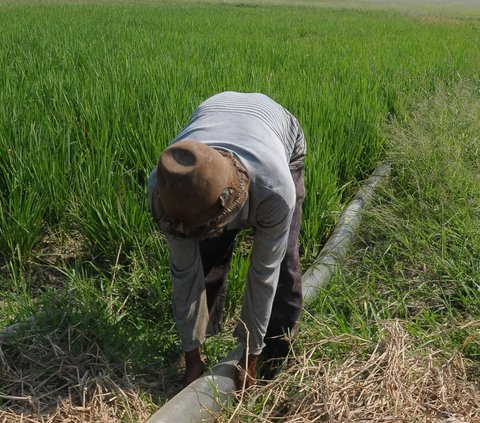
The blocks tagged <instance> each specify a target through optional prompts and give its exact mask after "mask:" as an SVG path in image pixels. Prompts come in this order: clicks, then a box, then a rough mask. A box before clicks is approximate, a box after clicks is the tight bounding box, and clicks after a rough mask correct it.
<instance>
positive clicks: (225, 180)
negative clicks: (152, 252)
mask: <svg viewBox="0 0 480 423" xmlns="http://www.w3.org/2000/svg"><path fill="white" fill-rule="evenodd" d="M248 186H249V179H248V175H247V172H246V170H245V168H244V167H243V165H242V164H241V163H240V162H239V161H238V160H237V159H236V158H235V157H234V156H233V155H232V154H231V153H228V152H224V151H221V150H216V149H214V148H212V147H210V146H208V145H206V144H203V143H200V142H198V141H193V140H183V141H179V142H177V143H175V144H173V145H171V146H170V147H168V148H167V149H166V150H165V151H164V152H163V153H162V154H161V156H160V159H159V161H158V165H157V193H158V200H159V208H160V214H161V219H160V220H161V222H159V223H160V226H161V227H162V229H163V230H164V231H166V232H168V233H172V234H175V235H178V236H189V237H197V236H198V237H208V236H209V234H212V233H215V232H217V230H218V229H220V228H222V227H223V226H225V225H226V224H227V223H228V222H229V221H230V220H232V219H233V217H234V216H235V215H236V213H237V212H238V211H239V210H240V209H241V208H242V207H243V205H244V204H245V201H246V200H247V196H248Z"/></svg>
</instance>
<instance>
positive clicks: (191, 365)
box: [183, 348, 205, 387]
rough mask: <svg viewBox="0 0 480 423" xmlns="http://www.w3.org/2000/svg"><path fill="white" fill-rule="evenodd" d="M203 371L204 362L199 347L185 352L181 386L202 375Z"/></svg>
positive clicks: (185, 385)
mask: <svg viewBox="0 0 480 423" xmlns="http://www.w3.org/2000/svg"><path fill="white" fill-rule="evenodd" d="M204 371H205V362H204V361H203V360H202V357H201V356H200V348H196V349H194V350H193V351H188V352H186V353H185V380H184V382H183V386H184V387H187V386H188V385H190V384H191V383H192V382H193V381H194V380H196V379H198V378H199V377H200V376H202V374H203V372H204Z"/></svg>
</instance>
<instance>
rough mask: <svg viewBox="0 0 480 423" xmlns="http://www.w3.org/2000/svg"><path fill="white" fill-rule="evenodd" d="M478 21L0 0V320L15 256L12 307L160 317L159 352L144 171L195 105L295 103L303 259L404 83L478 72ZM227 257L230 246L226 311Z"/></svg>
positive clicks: (404, 95) (399, 101) (162, 305)
mask: <svg viewBox="0 0 480 423" xmlns="http://www.w3.org/2000/svg"><path fill="white" fill-rule="evenodd" d="M478 34H479V32H478V21H477V20H475V19H466V20H458V21H455V24H450V23H445V22H440V23H436V22H434V21H433V22H431V21H421V20H418V19H412V18H410V17H408V16H399V15H396V14H393V13H383V12H367V11H364V12H359V11H346V10H326V9H316V8H302V7H296V8H291V7H261V6H259V7H254V8H250V7H236V6H235V5H223V6H213V5H192V4H179V5H176V4H162V3H150V4H148V5H146V4H143V5H136V4H107V3H105V4H59V3H56V4H49V3H45V4H38V5H29V4H22V5H20V4H8V5H3V6H1V7H0V46H1V48H0V257H1V260H2V263H1V266H0V267H1V271H0V286H1V288H2V290H1V293H0V300H1V301H2V302H3V303H2V308H1V309H0V320H2V321H10V320H14V319H15V317H16V316H15V313H14V312H13V311H12V310H15V301H16V300H15V298H16V297H15V293H16V292H17V288H16V287H15V284H12V283H11V281H12V279H13V278H14V275H18V274H20V275H22V276H21V277H22V278H24V279H25V282H24V284H23V286H24V287H27V289H25V292H26V295H27V298H25V296H23V297H18V301H19V302H21V303H22V304H27V303H28V308H29V309H34V310H41V309H42V308H45V309H49V308H52V309H58V310H60V311H61V310H62V307H63V308H65V309H66V310H68V308H69V306H71V305H72V304H77V303H78V302H80V303H81V302H83V304H84V305H85V307H84V308H82V309H81V313H79V314H78V315H79V316H88V313H89V310H91V312H92V313H93V314H94V315H97V314H96V313H103V312H104V313H105V316H108V314H109V313H110V314H113V315H117V314H122V318H121V319H117V320H115V322H117V323H118V322H120V323H118V324H121V325H125V326H124V327H126V328H130V329H132V328H135V330H134V333H135V334H136V336H141V337H144V338H145V339H146V342H147V343H148V345H150V346H152V345H154V344H155V342H157V341H158V340H159V339H160V338H162V337H160V338H159V335H158V333H157V326H156V325H157V324H158V322H161V327H162V330H163V331H164V337H163V338H162V339H168V341H165V342H164V341H161V342H160V341H159V342H160V343H164V344H165V347H162V346H159V347H158V348H157V351H158V354H159V355H161V354H162V352H164V351H167V350H168V348H169V347H168V346H169V345H171V342H172V341H171V339H173V338H171V337H172V336H173V335H172V334H173V333H174V329H173V324H172V321H171V317H170V315H171V313H170V300H169V294H168V291H169V289H168V271H167V267H168V260H167V257H168V255H167V252H166V249H165V245H164V243H163V242H162V239H161V237H160V236H159V235H158V233H156V232H155V226H154V224H153V222H152V220H151V218H150V217H149V215H148V211H147V202H146V178H147V177H148V174H149V172H150V170H151V169H152V168H153V166H154V165H155V163H156V160H157V158H158V155H159V153H160V151H161V150H162V149H163V148H164V147H165V146H166V145H167V143H168V142H169V140H170V139H172V138H173V137H174V135H175V134H176V133H177V132H178V131H179V130H180V129H181V128H182V126H183V125H184V124H185V123H186V122H187V120H188V118H189V116H190V114H191V112H192V111H193V109H194V108H195V106H196V105H198V104H199V103H200V102H201V101H202V100H204V99H205V98H206V97H208V96H210V95H213V94H215V93H217V92H220V91H223V90H238V91H247V92H263V93H265V94H267V95H269V96H271V97H272V98H273V99H275V100H276V101H278V102H280V103H281V104H283V105H284V106H285V107H286V108H288V109H289V110H290V111H291V112H292V113H293V114H294V115H296V116H297V117H298V118H299V120H300V122H301V124H302V126H303V127H304V129H305V133H306V137H307V141H308V149H309V150H308V157H307V163H306V184H307V198H306V201H305V206H304V220H303V227H302V234H301V238H302V239H301V241H302V254H303V256H304V261H305V264H308V262H309V260H311V258H312V257H313V256H314V255H315V253H316V252H317V251H318V247H319V245H320V243H321V242H322V240H323V239H324V238H325V236H326V235H327V234H328V233H329V231H330V229H331V227H332V225H333V224H334V222H335V219H336V216H337V212H338V211H339V210H340V209H341V206H342V204H343V202H344V201H345V199H346V198H348V195H349V194H350V193H351V192H352V191H353V190H354V188H355V186H356V182H357V181H358V180H359V179H362V178H363V177H364V176H365V175H366V174H368V172H369V171H370V170H371V169H372V168H373V167H374V166H375V164H376V163H377V161H378V160H379V158H380V157H381V156H382V150H383V147H384V138H385V135H384V134H383V133H382V131H381V126H382V124H383V123H384V122H385V120H387V119H389V118H391V117H393V116H400V117H401V116H402V115H403V114H404V113H405V110H406V108H407V106H408V104H409V102H410V98H411V96H412V94H417V93H419V92H426V93H428V92H430V91H432V90H433V89H434V88H435V87H436V86H437V84H438V83H440V82H442V83H445V84H447V86H448V84H449V83H451V82H453V81H456V80H458V79H459V78H461V77H465V76H468V77H478V68H477V64H478V61H479V58H480V42H479V41H480V40H479V35H478ZM72 234H76V236H75V237H72ZM77 234H78V236H77ZM52 240H53V241H54V246H53V247H52V242H51V241H52ZM72 244H73V246H72ZM245 268H246V263H245V261H244V260H243V259H242V257H241V256H236V257H235V259H234V268H233V269H232V275H234V276H235V275H236V276H237V278H236V279H235V278H234V279H235V280H234V283H233V284H232V286H233V287H234V288H233V289H232V294H231V297H230V300H229V309H230V311H231V312H233V310H234V309H235V307H236V305H237V303H238V299H239V298H240V296H241V287H242V280H241V279H242V277H241V275H243V274H244V272H245ZM12 269H14V270H12ZM72 272H73V273H72ZM72 275H73V276H72ZM239 275H240V276H239ZM15 277H16V276H15ZM71 281H76V282H75V288H72V285H71ZM107 281H110V282H109V283H107ZM94 289H97V290H98V291H97V293H96V294H95V293H94ZM52 293H53V294H52ZM98 293H100V294H98ZM92 295H95V301H93V300H92V299H91V296H92ZM56 296H58V297H59V298H62V301H60V302H58V301H57V302H55V301H53V300H52V298H54V297H56ZM111 298H118V301H120V305H121V304H125V305H124V306H122V307H120V306H118V307H110V306H107V305H108V304H109V301H110V299H111ZM3 304H5V305H3ZM18 308H19V309H20V308H21V307H20V306H18ZM23 310H24V308H23ZM123 313H126V314H123ZM23 315H24V313H23V314H21V313H20V312H19V314H18V315H17V317H22V316H23ZM109 318H112V316H110V317H109ZM93 330H95V329H94V328H93ZM132 331H133V329H132ZM120 348H123V347H120ZM152 348H153V347H152ZM145 351H146V352H145V354H147V353H148V351H150V352H151V351H152V350H151V349H148V348H146V349H145Z"/></svg>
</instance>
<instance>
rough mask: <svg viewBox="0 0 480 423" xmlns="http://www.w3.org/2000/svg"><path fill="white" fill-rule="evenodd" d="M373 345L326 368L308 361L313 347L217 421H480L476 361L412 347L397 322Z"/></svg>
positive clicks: (454, 422)
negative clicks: (366, 351) (473, 372)
mask: <svg viewBox="0 0 480 423" xmlns="http://www.w3.org/2000/svg"><path fill="white" fill-rule="evenodd" d="M334 341H335V340H334ZM339 341H340V342H343V341H345V339H341V340H339ZM329 342H332V340H329ZM373 347H374V348H373V352H371V354H369V355H368V356H366V357H365V356H363V357H362V356H361V355H359V354H358V353H352V354H351V355H350V356H349V357H348V358H347V359H346V360H345V361H344V362H343V363H342V364H341V365H339V366H337V367H330V366H329V365H326V364H325V363H322V362H321V360H312V359H311V357H312V356H315V355H317V356H318V348H321V346H318V345H317V346H315V347H313V348H312V349H311V350H310V351H309V352H306V353H305V355H304V356H303V357H296V359H295V360H294V361H295V363H294V364H293V365H292V366H291V367H290V368H289V369H288V370H287V371H286V372H284V373H283V374H281V375H279V376H278V377H277V378H276V379H275V380H274V381H272V382H271V383H269V384H268V385H267V386H263V387H261V388H260V389H259V390H258V391H253V392H251V393H250V395H247V396H245V397H244V398H243V399H242V402H241V403H240V404H238V405H237V406H236V408H235V410H234V411H233V413H230V416H229V417H228V419H222V421H239V420H240V419H242V420H244V419H245V420H249V421H262V422H272V421H285V422H326V421H328V422H444V423H447V422H449V423H460V422H462V423H463V422H469V423H480V384H479V381H478V375H477V380H476V382H475V380H474V378H473V377H470V378H469V376H468V374H469V372H470V371H471V370H472V369H473V368H474V367H472V368H469V366H470V365H472V366H474V363H468V362H467V360H465V359H464V358H463V357H462V356H461V355H460V354H456V355H452V356H450V357H445V354H444V353H442V352H440V351H438V350H434V349H426V348H418V347H417V348H415V346H414V343H413V341H412V339H411V338H410V337H409V336H408V335H407V334H406V332H405V330H404V327H403V325H402V324H401V323H400V322H398V321H392V322H388V323H386V324H385V325H384V327H383V329H382V334H381V339H380V341H379V342H378V343H377V344H376V345H374V346H373ZM476 369H477V371H478V369H479V365H478V363H477V364H476ZM469 379H471V380H469ZM266 391H268V394H265V392H266ZM257 395H258V396H257ZM265 395H266V398H265ZM255 402H256V403H257V404H258V403H261V404H262V405H261V409H259V407H258V406H252V404H253V403H255Z"/></svg>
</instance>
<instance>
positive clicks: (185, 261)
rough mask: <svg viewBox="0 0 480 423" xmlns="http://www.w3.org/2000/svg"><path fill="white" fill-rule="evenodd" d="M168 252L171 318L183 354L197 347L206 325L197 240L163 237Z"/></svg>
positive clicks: (201, 268) (200, 342) (205, 308)
mask: <svg viewBox="0 0 480 423" xmlns="http://www.w3.org/2000/svg"><path fill="white" fill-rule="evenodd" d="M166 239H167V243H168V248H169V250H170V275H171V280H172V292H173V314H174V317H175V322H176V326H177V330H178V334H179V336H180V340H181V343H182V349H183V351H191V350H193V349H195V348H197V347H199V346H200V345H201V344H202V342H203V341H204V339H205V332H206V328H207V324H208V308H207V297H206V293H205V277H204V274H203V266H202V260H201V257H200V251H199V246H198V240H195V239H185V238H177V237H173V236H168V235H167V236H166Z"/></svg>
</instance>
